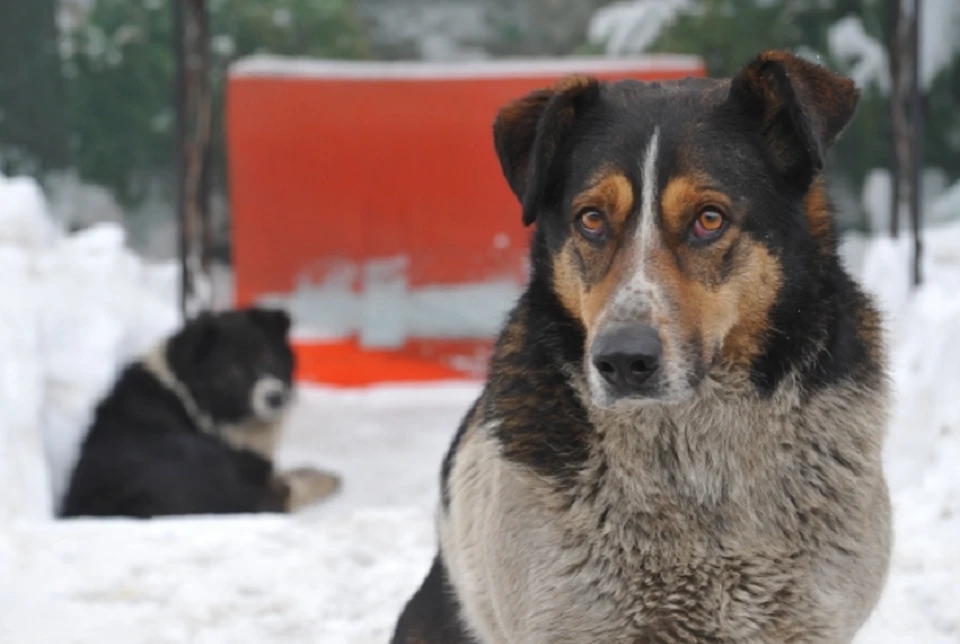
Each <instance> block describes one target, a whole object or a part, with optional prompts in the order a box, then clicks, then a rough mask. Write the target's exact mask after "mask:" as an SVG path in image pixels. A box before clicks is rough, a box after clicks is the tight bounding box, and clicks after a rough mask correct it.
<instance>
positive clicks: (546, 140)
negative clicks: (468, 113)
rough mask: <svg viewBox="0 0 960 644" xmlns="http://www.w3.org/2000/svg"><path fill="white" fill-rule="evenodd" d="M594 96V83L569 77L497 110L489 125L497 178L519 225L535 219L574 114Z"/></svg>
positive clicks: (576, 77)
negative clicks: (519, 212)
mask: <svg viewBox="0 0 960 644" xmlns="http://www.w3.org/2000/svg"><path fill="white" fill-rule="evenodd" d="M599 94H600V86H599V83H597V81H596V80H594V79H592V78H587V77H584V76H570V77H568V78H565V79H563V80H561V81H560V82H558V83H557V85H556V86H554V87H553V88H550V89H541V90H536V91H534V92H531V93H530V94H527V95H526V96H524V97H523V98H521V99H518V100H516V101H513V102H512V103H508V104H507V105H505V106H504V107H503V108H501V110H500V113H499V114H497V118H496V120H495V121H494V123H493V142H494V146H495V147H496V150H497V156H498V157H499V158H500V167H501V168H502V169H503V176H504V177H506V179H507V183H509V184H510V188H511V190H513V193H514V194H515V195H516V196H517V199H519V200H520V204H521V206H522V207H523V225H524V226H529V225H530V224H532V223H533V222H534V221H535V220H536V218H537V210H538V208H539V207H540V203H541V201H542V200H543V198H544V196H545V193H546V192H547V189H548V188H549V181H550V174H551V168H552V166H553V162H554V158H555V155H556V152H557V150H558V149H559V147H560V145H561V144H562V143H563V140H564V138H565V137H566V136H567V134H568V133H569V131H570V127H571V126H572V125H573V122H574V118H575V117H576V114H577V111H578V110H579V109H582V108H583V107H584V106H585V105H587V104H588V103H590V102H591V101H594V100H596V99H597V98H598V97H599Z"/></svg>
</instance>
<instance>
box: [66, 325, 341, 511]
mask: <svg viewBox="0 0 960 644" xmlns="http://www.w3.org/2000/svg"><path fill="white" fill-rule="evenodd" d="M289 328H290V319H289V317H288V316H287V314H286V313H284V312H283V311H275V310H270V309H259V308H252V309H245V310H240V311H228V312H223V313H216V314H210V313H205V314H202V315H201V316H199V317H198V318H195V319H194V320H192V321H190V322H188V323H187V324H186V325H185V326H184V328H183V329H181V330H180V331H179V332H178V333H176V334H175V335H174V336H172V337H171V338H169V339H168V340H166V341H164V342H162V343H161V344H160V345H159V346H158V347H157V348H156V349H155V350H153V351H152V352H150V353H149V354H148V355H146V356H144V357H143V358H142V359H140V360H138V361H136V362H134V363H132V364H130V365H129V366H127V368H126V369H125V370H124V371H123V372H122V373H121V375H120V376H119V378H118V380H117V382H116V383H115V385H114V387H113V390H112V391H111V392H110V393H109V394H108V395H107V396H106V397H105V398H104V400H103V401H102V402H101V403H100V404H99V405H98V407H97V409H96V411H95V415H94V420H93V424H92V425H91V427H90V429H89V431H88V433H87V435H86V437H85V440H84V442H83V445H82V447H81V451H80V457H79V459H78V462H77V465H76V467H75V468H74V471H73V475H72V477H71V481H70V487H69V489H68V492H67V494H66V497H65V499H64V502H63V505H62V508H61V514H62V516H64V517H75V516H130V517H142V518H147V517H154V516H160V515H185V514H229V513H251V512H285V511H291V510H296V509H297V508H299V507H300V506H302V505H304V504H306V503H310V502H313V501H316V500H317V499H319V498H322V497H323V496H326V495H327V494H330V493H331V492H333V491H334V490H335V489H336V488H337V487H338V482H339V480H338V479H337V477H335V476H333V475H330V474H326V473H323V472H317V471H313V470H306V469H303V470H295V471H293V472H288V473H283V474H279V473H276V472H275V471H274V467H273V456H274V450H275V448H276V444H277V441H278V439H279V435H280V428H281V424H282V421H283V417H284V414H285V413H286V411H287V409H288V407H289V405H290V402H291V400H292V393H293V383H292V377H293V368H294V358H293V353H292V351H291V349H290V346H289V342H288V338H287V336H288V332H289Z"/></svg>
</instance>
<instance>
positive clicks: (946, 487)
mask: <svg viewBox="0 0 960 644" xmlns="http://www.w3.org/2000/svg"><path fill="white" fill-rule="evenodd" d="M925 241H926V246H927V253H928V255H927V262H926V266H925V276H926V278H927V283H926V285H925V286H924V287H923V289H921V290H920V291H919V292H918V293H915V294H912V293H910V291H909V284H908V280H907V273H906V267H907V266H908V256H909V253H908V248H907V246H906V244H905V243H904V242H899V243H896V242H893V241H890V240H866V239H859V238H852V239H850V240H848V242H847V245H846V255H847V257H848V258H849V263H850V266H851V268H852V269H853V270H854V272H855V273H856V274H857V275H860V276H861V278H862V279H863V281H864V282H865V284H866V285H867V287H868V288H869V289H870V290H872V291H874V292H875V293H877V294H878V296H879V298H880V301H881V302H882V304H883V307H884V310H885V311H886V312H887V315H888V319H889V329H890V338H891V341H892V347H893V350H892V359H893V365H894V378H895V386H896V390H897V393H898V407H897V413H896V417H895V420H894V422H893V424H892V427H891V430H890V436H889V440H888V446H887V467H888V473H889V478H890V484H891V489H892V494H893V500H894V506H895V511H896V532H897V535H896V550H895V556H894V562H893V568H892V571H891V576H890V580H889V584H888V586H887V589H886V592H885V594H884V596H883V599H882V601H881V604H880V606H879V607H878V610H877V612H876V613H875V615H874V616H873V618H872V619H871V620H870V622H869V623H868V625H867V626H866V628H865V629H864V631H863V632H862V633H861V635H860V637H859V639H858V641H857V643H858V644H894V643H896V644H901V643H904V642H910V643H912V642H918V643H923V644H941V643H942V644H947V643H950V644H958V643H960V601H958V600H957V587H960V467H958V465H957V464H958V463H960V370H958V368H957V365H958V364H960V298H958V297H957V295H958V291H960V225H956V224H955V225H952V226H944V227H940V228H936V229H930V230H928V231H927V234H926V239H925ZM171 270H172V269H171V268H170V267H168V266H148V265H145V264H144V263H143V262H142V261H140V260H139V259H138V258H137V257H135V256H134V255H132V254H131V253H129V252H128V251H126V250H125V249H124V247H123V237H122V234H121V233H120V230H119V229H118V228H116V227H114V226H112V225H110V224H105V225H102V226H99V227H97V228H94V229H93V230H90V231H87V232H86V233H83V234H80V235H74V236H65V235H63V234H62V233H60V232H59V231H57V230H56V229H55V228H54V227H53V226H51V225H50V223H49V220H48V219H47V218H46V217H45V205H44V203H43V198H42V195H41V194H40V193H39V191H37V190H36V186H35V185H33V184H32V182H29V181H23V180H17V181H13V180H7V179H4V178H2V177H0V293H2V294H3V297H0V643H2V644H6V643H7V642H10V643H16V644H41V643H42V644H46V643H47V642H57V643H58V644H60V643H63V644H72V643H76V644H88V643H92V642H98V643H103V644H108V643H114V642H116V643H117V644H120V643H123V644H140V643H143V644H146V643H158V644H160V643H163V644H167V643H169V644H174V643H177V644H179V643H182V642H194V643H198V644H207V643H210V644H213V643H221V642H230V643H231V644H233V643H236V644H244V643H246V642H250V643H254V642H255V643H257V644H261V643H263V644H268V643H270V642H278V643H279V642H283V643H284V644H286V643H290V644H297V643H299V642H311V643H314V642H323V643H330V644H340V643H343V644H347V643H350V644H365V643H368V642H369V643H376V642H380V643H385V642H386V641H388V639H389V632H390V629H391V627H392V624H393V621H394V619H395V618H396V615H397V614H398V611H399V609H400V607H401V606H402V604H403V602H404V601H405V599H406V598H407V597H408V596H409V594H410V593H411V592H412V590H413V589H414V588H415V587H416V585H417V584H418V583H419V581H420V579H421V577H422V575H423V574H424V572H425V571H426V566H427V565H428V562H429V559H430V557H431V556H432V550H433V547H434V536H433V530H432V519H431V513H432V506H433V504H434V501H435V499H436V496H437V476H438V470H439V464H440V459H441V456H442V454H443V451H444V450H445V448H446V444H447V441H448V440H449V438H450V436H451V435H452V433H453V431H454V429H455V427H456V425H457V421H458V420H459V416H460V415H461V414H462V413H463V411H464V410H465V409H466V407H467V406H468V405H469V403H470V401H471V400H472V398H473V397H474V396H475V395H476V393H477V390H478V387H477V386H476V385H470V384H466V385H465V384H445V385H436V386H430V387H380V388H372V389H368V390H334V389H324V388H304V389H303V390H302V391H301V392H300V396H299V400H298V404H297V407H296V409H295V411H294V413H293V415H292V417H291V419H290V423H289V425H288V427H287V432H286V436H285V439H284V442H283V443H282V445H281V449H280V454H279V460H280V463H281V465H283V466H296V465H300V464H314V465H317V466H319V467H324V468H331V469H334V470H337V471H339V472H340V473H341V474H342V475H343V476H344V488H343V490H342V491H341V493H340V494H339V495H338V496H336V497H335V498H333V499H332V500H330V501H329V502H327V503H322V504H319V505H317V506H315V507H313V508H309V509H307V510H305V511H304V512H303V513H301V514H300V515H298V516H294V517H233V518H193V519H165V520H155V521H150V522H136V521H124V520H116V521H72V522H56V521H52V520H50V517H51V514H52V506H53V502H52V499H53V498H54V494H55V492H54V491H53V490H58V489H59V487H61V486H62V481H63V479H64V475H65V472H66V470H67V469H68V468H69V465H70V463H71V462H72V459H73V453H74V451H75V446H76V441H77V440H79V431H80V429H81V428H82V426H83V423H84V422H85V419H86V418H87V415H88V414H89V410H90V407H91V405H92V404H93V401H94V400H95V398H96V396H98V395H99V394H100V392H101V391H102V390H103V389H104V388H105V387H106V386H107V385H108V384H109V381H110V378H111V377H112V374H113V372H114V370H115V369H116V366H117V365H118V364H119V363H120V362H121V361H122V360H125V359H127V358H129V357H130V356H131V355H134V354H135V353H138V352H139V351H141V350H142V349H143V347H145V346H146V345H148V344H149V343H150V342H152V341H153V340H155V339H156V338H158V337H160V336H161V335H163V334H164V333H166V332H167V331H168V330H169V329H170V328H172V327H173V326H175V325H176V322H177V316H176V313H175V310H174V308H173V306H172V303H173V302H175V298H174V291H173V290H172V289H173V286H174V284H175V281H174V279H173V278H174V277H175V273H171ZM51 485H52V486H53V488H51Z"/></svg>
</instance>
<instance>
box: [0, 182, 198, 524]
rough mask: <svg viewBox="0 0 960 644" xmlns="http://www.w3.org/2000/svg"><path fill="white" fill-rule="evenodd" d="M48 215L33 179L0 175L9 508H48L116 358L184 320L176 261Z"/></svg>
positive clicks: (0, 404)
mask: <svg viewBox="0 0 960 644" xmlns="http://www.w3.org/2000/svg"><path fill="white" fill-rule="evenodd" d="M48 212H49V211H48V207H47V204H46V201H45V199H44V196H43V193H42V192H41V191H40V189H39V187H38V186H37V184H36V183H35V182H34V181H32V180H30V179H25V178H14V179H7V178H4V177H3V176H2V175H0V292H2V293H3V297H2V298H0V355H2V356H3V361H2V364H0V409H2V410H3V418H2V420H0V423H2V424H0V465H2V469H0V484H2V489H0V516H3V513H4V512H7V513H10V514H19V515H21V516H36V515H37V514H41V515H46V516H49V515H50V513H51V511H52V507H53V505H52V504H53V500H54V499H59V497H60V496H61V494H62V492H63V488H64V486H65V483H66V481H65V477H66V473H67V472H69V471H70V469H71V468H72V464H73V462H74V460H75V458H76V451H77V447H78V446H79V441H80V438H81V436H82V433H83V430H84V427H85V425H86V423H87V421H88V418H89V415H90V412H91V411H92V407H93V405H94V403H95V401H96V400H97V399H98V398H99V397H100V396H101V395H102V393H103V392H104V390H105V389H106V388H107V387H109V385H110V384H111V382H112V380H113V378H114V376H115V374H116V370H117V367H118V366H119V365H120V364H122V363H123V362H125V361H126V360H128V359H129V358H130V357H131V356H133V355H136V354H138V353H141V352H143V351H144V350H145V349H146V348H147V347H148V346H149V345H150V344H152V343H154V342H156V341H157V340H158V339H159V338H161V337H163V336H164V335H166V334H167V333H169V332H170V331H172V330H173V329H174V328H176V326H177V324H178V322H179V315H178V312H177V308H176V281H175V280H176V276H177V271H176V267H175V266H174V265H159V266H150V265H147V264H145V263H144V262H143V261H141V260H140V259H139V258H138V257H137V256H136V255H134V254H133V253H132V252H130V251H129V250H128V249H127V248H126V247H125V237H124V232H123V229H122V228H120V227H119V226H118V225H117V224H115V223H102V224H98V225H96V226H93V227H91V228H88V229H86V230H84V231H82V232H79V233H76V234H73V235H67V234H65V233H64V232H63V231H62V230H61V229H60V228H59V227H58V226H56V225H55V224H54V222H53V220H52V219H51V218H50V216H49V214H48ZM37 428H39V429H40V431H39V433H38V432H37V431H36V430H37ZM38 441H42V444H43V451H42V452H38V451H37V449H35V448H36V444H37V443H38ZM39 454H43V457H45V459H46V461H47V464H48V465H49V468H47V467H42V460H38V458H37V456H38V455H39ZM47 472H49V474H48V473H47ZM45 479H49V480H48V481H47V480H45Z"/></svg>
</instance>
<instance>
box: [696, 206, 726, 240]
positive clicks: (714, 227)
mask: <svg viewBox="0 0 960 644" xmlns="http://www.w3.org/2000/svg"><path fill="white" fill-rule="evenodd" d="M726 223H727V220H726V218H725V217H724V216H723V214H721V213H720V211H718V210H715V209H713V208H705V209H703V210H702V211H701V212H700V214H699V215H698V216H697V220H696V221H695V222H693V231H692V234H693V237H694V239H697V240H703V241H706V240H708V239H714V238H716V237H719V236H720V234H721V233H722V232H723V229H724V226H725V225H726Z"/></svg>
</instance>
